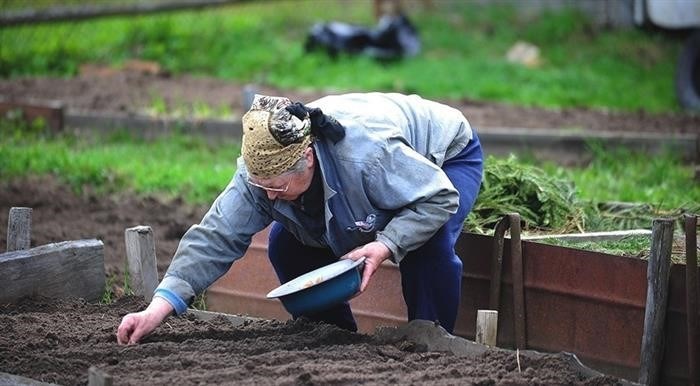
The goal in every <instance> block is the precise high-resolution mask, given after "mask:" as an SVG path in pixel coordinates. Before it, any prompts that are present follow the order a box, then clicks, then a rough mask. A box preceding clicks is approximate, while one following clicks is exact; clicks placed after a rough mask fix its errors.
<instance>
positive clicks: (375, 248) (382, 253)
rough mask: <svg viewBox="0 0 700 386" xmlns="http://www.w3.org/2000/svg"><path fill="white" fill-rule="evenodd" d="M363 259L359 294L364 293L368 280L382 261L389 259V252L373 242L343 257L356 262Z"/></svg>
mask: <svg viewBox="0 0 700 386" xmlns="http://www.w3.org/2000/svg"><path fill="white" fill-rule="evenodd" d="M363 256H364V257H365V268H364V270H363V271H362V283H360V292H364V290H365V288H367V284H369V279H370V278H371V277H372V275H374V272H375V271H376V270H377V269H378V268H379V265H380V264H382V261H384V260H386V259H388V258H389V257H391V251H390V250H389V248H387V246H386V245H384V244H382V243H380V242H379V241H373V242H371V243H369V244H365V245H364V246H362V247H359V248H357V249H355V250H353V251H352V252H350V253H348V254H347V255H345V256H343V258H344V259H351V260H358V259H359V258H361V257H363Z"/></svg>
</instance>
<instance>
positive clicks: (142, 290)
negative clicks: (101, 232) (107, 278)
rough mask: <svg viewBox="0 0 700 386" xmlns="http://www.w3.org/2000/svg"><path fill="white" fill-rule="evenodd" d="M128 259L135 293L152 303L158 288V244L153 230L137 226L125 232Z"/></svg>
mask: <svg viewBox="0 0 700 386" xmlns="http://www.w3.org/2000/svg"><path fill="white" fill-rule="evenodd" d="M124 239H125V240H126V258H127V264H128V265H129V277H130V279H131V286H132V288H133V290H134V293H135V294H136V295H138V296H143V297H144V299H146V301H148V302H150V301H151V299H152V298H153V292H154V291H155V290H156V287H157V286H158V266H157V262H156V243H155V241H154V239H153V229H151V227H149V226H143V225H140V226H136V227H133V228H128V229H127V230H126V231H124Z"/></svg>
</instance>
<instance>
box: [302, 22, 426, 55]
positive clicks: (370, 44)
mask: <svg viewBox="0 0 700 386" xmlns="http://www.w3.org/2000/svg"><path fill="white" fill-rule="evenodd" d="M420 46H421V44H420V38H419V36H418V31H417V29H416V28H415V27H414V26H413V24H411V22H410V21H409V20H408V18H407V17H406V16H405V15H403V14H397V15H385V16H383V17H382V18H381V19H379V23H378V24H377V26H376V27H374V28H366V27H361V26H356V25H352V24H347V23H341V22H328V23H317V24H315V25H314V26H313V27H311V30H310V31H309V35H308V36H307V38H306V43H305V45H304V49H305V50H306V51H307V52H309V51H314V50H317V49H323V50H325V51H326V52H327V53H328V55H330V56H331V57H336V56H337V55H338V54H339V53H341V52H346V53H350V54H361V55H367V56H369V57H372V58H375V59H380V60H391V59H400V58H402V57H408V56H414V55H416V54H418V52H419V51H420Z"/></svg>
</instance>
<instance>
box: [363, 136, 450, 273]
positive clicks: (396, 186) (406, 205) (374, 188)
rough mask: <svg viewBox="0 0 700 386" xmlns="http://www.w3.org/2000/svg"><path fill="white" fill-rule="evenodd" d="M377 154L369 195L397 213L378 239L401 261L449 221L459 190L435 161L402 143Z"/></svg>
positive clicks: (371, 175)
mask: <svg viewBox="0 0 700 386" xmlns="http://www.w3.org/2000/svg"><path fill="white" fill-rule="evenodd" d="M384 149H385V150H383V151H382V153H381V154H378V157H376V162H374V163H373V166H372V167H371V168H369V170H367V174H366V177H365V178H366V179H367V181H368V184H367V185H366V186H368V190H369V192H367V194H368V197H369V198H370V200H372V202H373V203H374V204H375V205H376V206H377V207H380V208H384V209H390V210H396V211H397V214H396V215H395V216H394V217H393V218H392V219H391V220H390V221H389V222H388V223H387V225H386V227H384V229H383V230H381V231H379V232H378V233H377V241H380V242H382V243H383V244H385V245H386V246H387V247H389V249H390V250H391V252H392V254H393V260H394V261H395V262H396V263H400V262H401V260H402V259H403V258H404V256H406V253H408V252H410V251H412V250H414V249H417V248H419V247H420V246H421V245H423V244H424V243H425V242H427V241H428V239H430V237H432V236H433V235H434V234H435V233H436V232H437V230H438V229H439V228H440V227H441V226H442V225H443V224H445V222H447V220H448V219H449V218H450V216H451V215H452V214H454V213H455V212H456V211H457V208H458V207H459V192H458V191H457V189H455V187H454V186H453V185H452V182H451V181H450V180H449V178H447V175H446V174H445V173H444V172H443V171H442V169H440V168H439V167H437V166H436V165H435V164H433V163H432V162H430V161H429V160H427V159H426V158H425V157H423V156H421V155H420V154H418V153H417V152H415V151H414V150H413V149H411V148H410V147H409V146H407V145H405V144H403V143H400V144H398V143H395V144H392V145H390V146H388V147H386V148H384Z"/></svg>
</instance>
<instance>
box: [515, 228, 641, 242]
mask: <svg viewBox="0 0 700 386" xmlns="http://www.w3.org/2000/svg"><path fill="white" fill-rule="evenodd" d="M630 236H651V231H650V230H648V229H630V230H624V231H609V232H587V233H566V234H558V235H527V236H522V239H523V240H527V241H534V240H547V239H556V240H562V241H609V240H613V241H614V240H622V239H624V238H626V237H630Z"/></svg>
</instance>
